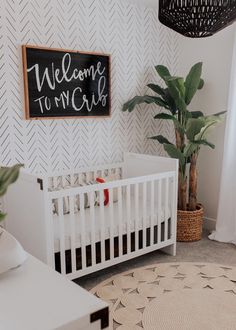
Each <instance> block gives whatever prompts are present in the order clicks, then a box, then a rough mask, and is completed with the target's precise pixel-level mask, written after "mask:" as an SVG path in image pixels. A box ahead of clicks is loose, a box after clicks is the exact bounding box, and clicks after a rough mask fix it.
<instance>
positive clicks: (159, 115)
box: [154, 112, 177, 121]
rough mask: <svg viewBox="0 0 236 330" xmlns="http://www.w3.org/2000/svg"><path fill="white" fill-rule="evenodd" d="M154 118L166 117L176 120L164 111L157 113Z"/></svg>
mask: <svg viewBox="0 0 236 330" xmlns="http://www.w3.org/2000/svg"><path fill="white" fill-rule="evenodd" d="M154 119H167V120H173V121H177V119H176V118H175V116H173V115H170V114H168V113H164V112H161V113H158V114H157V115H156V116H155V117H154Z"/></svg>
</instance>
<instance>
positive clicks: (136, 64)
mask: <svg viewBox="0 0 236 330" xmlns="http://www.w3.org/2000/svg"><path fill="white" fill-rule="evenodd" d="M22 44H33V45H40V46H47V47H58V48H65V49H77V50H84V51H85V50H88V51H96V52H105V53H110V54H111V58H112V70H111V84H112V92H111V94H112V95H111V96H112V111H111V117H110V118H107V119H104V118H103V119H99V118H95V119H94V118H93V119H92V118H90V119H79V118H78V119H67V120H38V121H35V120H31V121H25V120H23V107H24V102H23V79H22V64H21V48H20V46H21V45H22ZM177 60H178V42H177V36H176V34H175V33H174V32H172V31H170V30H169V29H167V28H165V27H164V26H162V25H159V24H158V20H157V9H156V8H154V7H153V1H151V2H149V1H148V2H145V1H142V2H141V1H127V0H102V1H101V0H64V1H57V0H24V1H18V0H4V1H0V111H1V113H0V163H1V164H5V165H9V164H13V163H16V162H20V163H23V164H25V166H26V167H27V168H29V169H31V170H32V171H34V172H35V171H36V172H44V171H51V170H52V171H53V170H61V169H70V168H75V167H84V166H89V165H91V164H101V163H109V162H116V161H120V160H121V159H122V155H123V152H124V151H133V152H145V153H151V154H161V153H162V149H161V147H160V146H159V145H158V143H155V142H151V141H150V140H147V137H148V136H151V135H153V134H165V135H167V137H169V138H173V134H172V131H171V129H170V126H168V125H165V124H164V123H162V122H159V123H158V124H157V122H156V121H154V120H153V119H152V114H153V113H154V112H157V111H158V110H157V109H156V110H154V108H153V110H152V109H151V110H147V108H143V107H142V109H140V110H139V111H135V112H133V113H132V114H128V113H122V112H121V108H122V105H123V103H124V102H125V101H127V100H128V99H129V98H131V97H132V96H134V95H136V94H143V93H144V92H145V91H146V88H145V85H146V84H147V83H148V82H152V81H154V80H155V79H156V76H157V75H156V74H155V71H154V65H157V64H159V63H162V64H166V65H168V66H169V67H170V68H171V69H172V71H174V69H175V68H176V67H177V63H178V61H177Z"/></svg>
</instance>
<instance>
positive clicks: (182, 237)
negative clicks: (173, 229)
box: [177, 204, 203, 242]
mask: <svg viewBox="0 0 236 330" xmlns="http://www.w3.org/2000/svg"><path fill="white" fill-rule="evenodd" d="M202 222H203V207H202V205H201V204H198V206H197V210H196V211H181V210H178V212H177V241H178V242H193V241H199V240H200V239H201V238H202Z"/></svg>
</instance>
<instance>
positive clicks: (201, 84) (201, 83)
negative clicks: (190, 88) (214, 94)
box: [198, 78, 205, 89]
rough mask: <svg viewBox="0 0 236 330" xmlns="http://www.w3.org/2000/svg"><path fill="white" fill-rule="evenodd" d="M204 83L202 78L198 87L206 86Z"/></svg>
mask: <svg viewBox="0 0 236 330" xmlns="http://www.w3.org/2000/svg"><path fill="white" fill-rule="evenodd" d="M204 83H205V82H204V80H203V79H202V78H201V79H200V82H199V85H198V89H202V87H203V86H204Z"/></svg>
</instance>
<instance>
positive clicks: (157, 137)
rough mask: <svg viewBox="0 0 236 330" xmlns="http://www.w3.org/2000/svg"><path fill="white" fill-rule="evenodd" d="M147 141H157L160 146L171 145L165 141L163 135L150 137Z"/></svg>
mask: <svg viewBox="0 0 236 330" xmlns="http://www.w3.org/2000/svg"><path fill="white" fill-rule="evenodd" d="M149 139H152V140H157V141H158V142H159V143H161V144H164V143H165V144H173V143H171V142H170V141H169V140H167V139H166V138H165V137H164V136H163V135H157V136H152V137H150V138H149Z"/></svg>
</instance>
